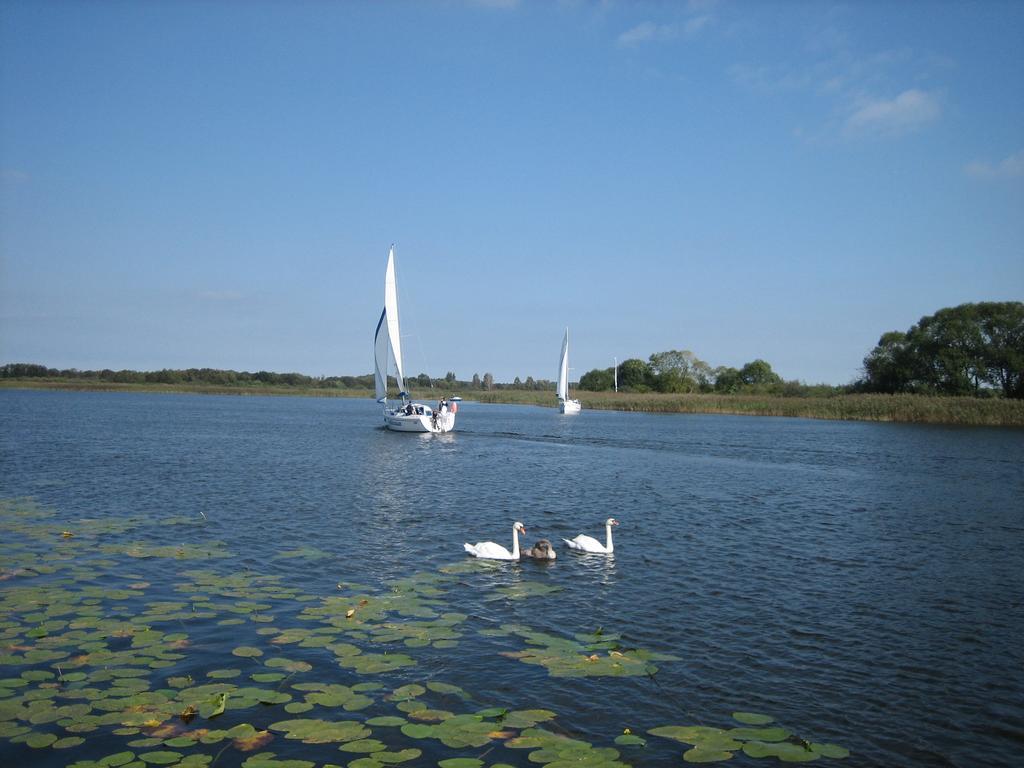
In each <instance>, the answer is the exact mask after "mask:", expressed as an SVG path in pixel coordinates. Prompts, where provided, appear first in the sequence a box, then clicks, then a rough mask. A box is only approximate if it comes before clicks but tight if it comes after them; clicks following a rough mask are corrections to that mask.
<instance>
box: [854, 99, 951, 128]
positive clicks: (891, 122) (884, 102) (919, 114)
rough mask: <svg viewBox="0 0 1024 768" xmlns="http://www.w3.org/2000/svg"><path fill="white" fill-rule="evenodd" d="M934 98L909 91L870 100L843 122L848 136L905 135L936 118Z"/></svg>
mask: <svg viewBox="0 0 1024 768" xmlns="http://www.w3.org/2000/svg"><path fill="white" fill-rule="evenodd" d="M941 112H942V107H941V105H940V104H939V100H938V98H937V97H936V96H935V95H934V94H931V93H927V92H925V91H920V90H917V89H916V88H911V89H909V90H906V91H903V93H901V94H900V95H898V96H897V97H896V98H894V99H872V100H868V101H866V102H864V103H862V104H861V105H860V106H859V107H858V108H857V109H856V110H855V111H854V112H853V114H851V115H850V116H849V117H848V118H847V119H846V129H847V132H848V133H854V134H863V133H889V134H895V133H905V132H907V131H912V130H914V129H915V128H918V127H920V126H922V125H924V124H925V123H929V122H931V121H932V120H935V119H936V118H938V116H939V114H940V113H941Z"/></svg>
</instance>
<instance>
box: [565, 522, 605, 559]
mask: <svg viewBox="0 0 1024 768" xmlns="http://www.w3.org/2000/svg"><path fill="white" fill-rule="evenodd" d="M618 524H619V521H618V520H616V519H615V518H614V517H609V518H608V519H607V520H605V521H604V530H605V533H606V534H607V536H606V538H607V540H608V544H607V545H605V544H602V543H601V542H600V541H598V540H597V539H595V538H594V537H593V536H587V535H586V534H583V533H581V534H580V535H579V536H577V537H576V538H575V539H562V541H564V542H565V543H566V544H567V545H568V546H569V549H575V550H576V551H577V552H594V553H597V554H602V555H610V554H611V553H612V552H614V551H615V548H614V547H613V546H612V526H613V525H618Z"/></svg>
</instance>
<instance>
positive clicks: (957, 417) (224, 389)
mask: <svg viewBox="0 0 1024 768" xmlns="http://www.w3.org/2000/svg"><path fill="white" fill-rule="evenodd" d="M0 388H5V389H12V388H19V389H61V390H80V391H116V392H176V393H192V394H211V395H273V396H303V397H356V398H372V397H373V392H371V391H370V390H361V389H317V388H312V387H275V386H236V387H231V386H215V385H188V384H116V383H112V382H96V381H73V380H67V379H7V380H3V381H0ZM411 394H412V395H413V397H414V398H416V399H420V400H424V401H426V402H430V401H432V400H437V399H438V398H440V397H441V396H442V395H444V396H449V395H453V394H456V395H461V396H462V397H463V398H465V399H466V400H471V401H476V402H481V403H513V404H520V405H536V406H540V407H554V406H555V405H556V404H557V401H556V399H555V395H554V392H540V391H532V390H517V389H501V390H491V391H489V392H481V391H479V390H471V391H461V392H460V391H458V390H452V391H449V390H444V391H440V390H436V389H433V390H431V389H415V390H413V391H412V392H411ZM576 395H577V397H579V399H580V400H581V401H582V402H583V408H584V410H608V411H634V412H640V413H722V414H735V415H744V416H785V417H796V418H806V419H832V420H839V421H880V422H901V423H913V424H953V425H963V426H998V427H1024V400H1008V399H1004V398H976V397H935V396H930V395H868V394H856V395H854V394H842V395H830V396H828V397H773V396H768V395H716V394H661V393H655V392H647V393H626V392H618V393H616V392H578V393H576Z"/></svg>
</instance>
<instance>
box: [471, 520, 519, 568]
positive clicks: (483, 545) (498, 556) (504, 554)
mask: <svg viewBox="0 0 1024 768" xmlns="http://www.w3.org/2000/svg"><path fill="white" fill-rule="evenodd" d="M520 533H526V527H525V526H524V525H523V524H522V523H515V524H514V525H513V526H512V551H511V552H509V551H508V550H507V549H505V548H504V547H503V546H501V544H495V543H494V542H493V541H478V542H477V543H476V544H463V545H462V546H463V547H465V548H466V551H467V552H469V554H471V555H472V556H473V557H482V558H484V559H485V560H518V559H519V534H520Z"/></svg>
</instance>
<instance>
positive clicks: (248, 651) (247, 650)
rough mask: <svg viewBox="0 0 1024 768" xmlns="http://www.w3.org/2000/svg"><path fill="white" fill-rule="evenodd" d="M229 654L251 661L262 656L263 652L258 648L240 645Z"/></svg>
mask: <svg viewBox="0 0 1024 768" xmlns="http://www.w3.org/2000/svg"><path fill="white" fill-rule="evenodd" d="M231 653H232V654H233V655H235V656H241V657H242V658H246V659H251V658H254V657H256V656H262V655H263V651H261V650H260V649H259V648H253V647H252V646H251V645H240V646H238V647H237V648H235V649H234V650H233V651H231Z"/></svg>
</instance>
